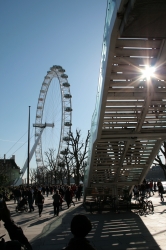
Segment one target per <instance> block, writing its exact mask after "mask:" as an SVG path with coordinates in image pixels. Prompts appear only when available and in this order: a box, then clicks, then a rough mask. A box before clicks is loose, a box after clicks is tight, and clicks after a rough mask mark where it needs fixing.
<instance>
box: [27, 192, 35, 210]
mask: <svg viewBox="0 0 166 250" xmlns="http://www.w3.org/2000/svg"><path fill="white" fill-rule="evenodd" d="M27 198H28V204H29V213H31V212H32V210H33V211H34V206H33V194H32V190H31V189H30V188H27Z"/></svg>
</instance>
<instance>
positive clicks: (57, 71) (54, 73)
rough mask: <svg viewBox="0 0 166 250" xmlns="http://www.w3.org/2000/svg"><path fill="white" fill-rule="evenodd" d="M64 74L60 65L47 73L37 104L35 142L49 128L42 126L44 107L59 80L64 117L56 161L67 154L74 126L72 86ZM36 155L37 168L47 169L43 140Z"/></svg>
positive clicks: (39, 143)
mask: <svg viewBox="0 0 166 250" xmlns="http://www.w3.org/2000/svg"><path fill="white" fill-rule="evenodd" d="M64 72H65V70H64V69H63V68H62V67H61V66H59V65H54V66H52V67H51V68H50V70H49V71H47V75H46V76H45V77H44V81H43V83H42V86H41V89H40V93H39V98H38V102H37V109H36V119H35V124H38V126H36V127H35V140H37V138H38V136H39V132H40V130H41V127H42V126H48V123H45V124H42V120H43V112H44V106H45V101H46V98H47V92H48V89H49V87H50V84H51V82H52V80H53V78H57V79H58V82H59V87H60V92H61V105H62V117H61V132H60V141H59V147H58V152H57V156H56V161H57V159H58V157H59V155H60V154H65V149H66V141H67V140H68V136H67V135H68V134H69V133H70V131H71V126H72V122H71V121H72V105H71V98H72V95H71V94H70V84H69V83H68V75H66V74H64ZM49 126H54V124H49ZM35 155H36V164H37V168H41V167H45V164H44V160H43V152H42V141H41V139H40V140H39V142H38V144H37V147H36V150H35Z"/></svg>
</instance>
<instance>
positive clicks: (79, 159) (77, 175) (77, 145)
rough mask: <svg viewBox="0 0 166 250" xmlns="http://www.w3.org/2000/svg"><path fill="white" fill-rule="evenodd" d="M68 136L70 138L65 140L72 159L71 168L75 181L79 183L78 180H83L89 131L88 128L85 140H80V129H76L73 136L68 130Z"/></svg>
mask: <svg viewBox="0 0 166 250" xmlns="http://www.w3.org/2000/svg"><path fill="white" fill-rule="evenodd" d="M69 136H70V140H69V141H68V142H67V144H68V148H67V150H68V154H69V155H70V156H71V159H72V161H73V166H72V169H73V170H74V179H75V183H76V184H77V185H79V183H80V180H83V176H84V168H85V161H86V159H87V157H88V156H87V153H88V142H89V138H90V131H89V130H88V134H87V137H86V140H85V142H83V141H82V140H81V130H77V129H76V135H75V136H74V135H73V133H72V132H70V133H69Z"/></svg>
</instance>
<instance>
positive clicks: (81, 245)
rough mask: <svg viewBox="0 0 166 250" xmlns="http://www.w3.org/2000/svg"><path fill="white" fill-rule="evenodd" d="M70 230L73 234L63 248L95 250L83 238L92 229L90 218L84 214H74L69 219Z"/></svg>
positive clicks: (68, 249)
mask: <svg viewBox="0 0 166 250" xmlns="http://www.w3.org/2000/svg"><path fill="white" fill-rule="evenodd" d="M70 228H71V232H72V234H73V235H74V238H72V239H71V240H70V241H69V243H68V246H67V247H66V248H63V249H64V250H95V248H93V247H92V246H91V245H90V243H89V241H88V240H87V239H86V238H85V237H86V236H87V234H88V233H89V232H90V231H91V229H92V224H91V222H90V220H89V219H88V218H87V217H86V216H85V215H81V214H78V215H75V216H74V217H73V219H72V221H71V225H70Z"/></svg>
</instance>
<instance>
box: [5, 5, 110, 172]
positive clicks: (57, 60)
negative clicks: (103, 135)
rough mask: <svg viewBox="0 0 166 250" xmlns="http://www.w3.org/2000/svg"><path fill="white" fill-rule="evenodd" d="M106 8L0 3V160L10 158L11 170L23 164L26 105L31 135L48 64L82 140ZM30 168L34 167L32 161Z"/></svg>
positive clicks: (91, 101) (88, 117)
mask: <svg viewBox="0 0 166 250" xmlns="http://www.w3.org/2000/svg"><path fill="white" fill-rule="evenodd" d="M106 6H107V0H90V1H88V0H85V1H79V0H70V1H69V0H47V1H46V0H40V1H39V0H35V1H34V0H33V1H32V0H28V1H22V0H15V1H13V0H1V1H0V44H1V46H0V68H1V70H0V89H1V97H0V116H1V126H0V157H3V155H4V154H6V153H7V152H8V153H7V158H9V157H10V156H11V155H12V154H15V157H16V163H17V165H18V166H20V167H21V168H22V166H23V165H24V162H25V160H26V157H27V136H28V135H27V131H28V106H31V135H32V133H34V131H33V129H32V124H33V123H34V122H35V115H36V107H37V101H38V96H39V91H40V88H41V85H42V82H43V79H44V76H45V75H46V73H47V71H48V70H49V69H50V67H51V66H53V65H61V66H62V67H63V68H64V69H65V70H66V74H67V75H68V81H69V83H70V84H71V87H70V91H71V94H72V108H73V113H72V124H73V126H72V131H73V132H75V129H76V128H78V129H80V130H81V132H82V138H84V139H85V138H86V134H87V131H88V129H90V126H91V117H92V114H93V111H94V107H95V99H96V92H97V85H98V76H99V67H100V56H101V49H102V40H103V32H104V23H105V14H106ZM21 137H22V138H21ZM20 138H21V139H20ZM19 139H20V141H19V142H18V143H16V142H17V141H18V140H19ZM33 142H34V140H33V141H32V142H31V145H32V144H33ZM30 167H32V168H35V167H36V164H35V157H33V159H32V162H31V163H30Z"/></svg>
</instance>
